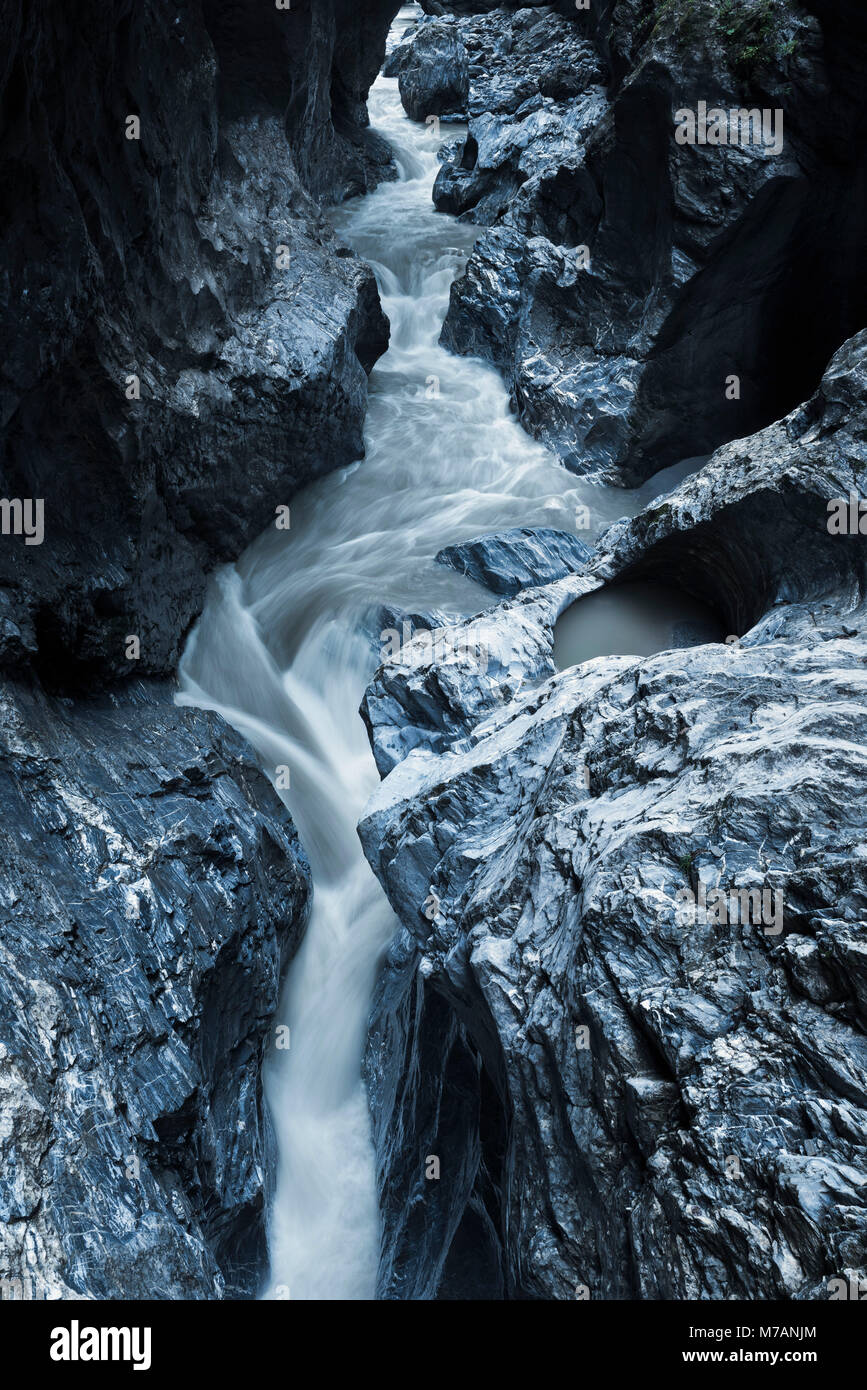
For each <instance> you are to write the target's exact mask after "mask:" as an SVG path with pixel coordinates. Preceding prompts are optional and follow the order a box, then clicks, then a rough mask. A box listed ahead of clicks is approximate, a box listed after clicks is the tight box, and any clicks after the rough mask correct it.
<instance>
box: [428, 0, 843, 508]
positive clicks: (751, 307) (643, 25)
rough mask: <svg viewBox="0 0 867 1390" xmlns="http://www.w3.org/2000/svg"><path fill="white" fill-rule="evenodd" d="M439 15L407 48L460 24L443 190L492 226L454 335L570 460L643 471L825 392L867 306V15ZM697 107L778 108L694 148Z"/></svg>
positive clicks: (712, 1) (739, 6)
mask: <svg viewBox="0 0 867 1390" xmlns="http://www.w3.org/2000/svg"><path fill="white" fill-rule="evenodd" d="M444 8H445V9H446V10H452V9H454V10H457V11H458V13H457V16H455V15H452V14H448V15H445V16H444V17H441V18H427V19H425V20H423V21H422V23H421V25H420V26H419V28H418V30H417V31H416V36H415V37H412V36H410V37H409V39H408V40H407V43H408V45H409V46H413V45H419V44H421V43H422V42H430V40H429V38H426V37H424V36H427V35H429V34H431V33H432V32H435V31H436V30H437V29H445V28H448V31H449V32H450V33H451V34H454V33H455V32H457V34H458V35H459V37H460V39H462V41H463V44H464V47H465V48H466V50H467V53H468V55H469V73H470V90H469V96H468V102H467V107H468V114H469V133H468V135H467V137H466V139H465V140H464V141H462V142H460V143H459V144H458V145H457V146H456V147H455V148H454V149H453V150H452V152H451V154H450V155H449V156H448V158H447V161H446V164H445V166H444V168H443V171H442V173H441V175H440V178H439V179H438V182H437V187H436V191H435V199H436V201H437V203H438V205H439V206H440V207H442V208H443V209H444V210H446V211H450V212H455V213H459V214H463V215H466V216H467V217H470V218H472V219H473V220H474V221H477V222H480V223H482V224H483V225H486V226H487V227H488V228H489V230H488V231H487V232H486V233H485V234H484V235H483V236H481V237H480V239H479V241H478V242H477V243H476V246H475V249H474V251H473V254H472V256H471V257H470V259H469V262H468V265H467V268H466V273H465V275H464V276H463V277H462V278H461V279H460V280H458V281H457V282H456V283H455V285H454V286H453V289H452V300H451V306H450V309H449V313H448V316H447V319H446V322H445V325H444V328H443V337H442V341H443V342H444V343H445V344H446V346H448V347H451V348H452V349H454V350H455V351H457V352H461V353H467V354H473V355H482V356H484V357H486V358H488V359H489V360H490V361H492V362H493V363H494V364H495V365H496V366H497V367H498V368H499V369H500V370H501V371H502V372H503V374H504V376H505V378H506V380H507V382H508V383H509V386H510V390H511V393H512V396H513V399H514V402H515V405H516V406H517V408H518V410H519V412H520V414H521V417H522V420H523V422H524V423H525V424H526V426H527V428H528V429H530V430H531V431H532V432H533V433H534V434H536V435H537V436H538V437H539V438H541V439H543V440H544V441H545V442H546V443H547V444H549V446H550V447H552V448H553V449H555V450H556V451H557V452H558V453H559V454H560V456H561V458H562V459H563V461H564V462H565V463H566V464H567V466H568V467H570V468H571V469H573V470H574V471H576V472H579V473H601V474H603V475H608V476H609V477H611V478H613V479H614V480H620V481H628V482H630V483H635V482H639V481H641V480H642V479H643V478H645V477H648V476H650V475H651V474H652V473H654V472H655V471H656V470H657V469H659V468H662V467H664V466H665V465H666V464H668V463H671V462H674V461H676V460H677V459H679V458H683V457H686V456H688V455H690V454H693V453H708V452H710V451H711V449H713V448H715V447H717V446H718V445H720V444H721V443H723V442H724V441H726V440H728V439H732V438H735V437H739V436H742V435H745V434H748V433H750V432H751V431H754V430H756V429H757V428H760V427H762V426H764V425H766V424H767V423H769V422H770V421H772V420H774V419H776V418H778V417H779V416H780V415H782V414H784V413H785V412H787V411H789V410H791V409H792V408H793V407H794V406H795V405H796V404H797V402H798V401H800V400H803V399H804V397H805V396H806V395H807V394H809V393H810V392H811V391H812V390H813V389H815V386H816V384H817V383H818V380H819V377H820V375H821V372H822V370H823V368H824V366H825V364H826V362H827V360H828V358H829V357H830V356H831V353H832V352H833V351H834V350H835V349H836V348H837V346H838V345H839V344H840V342H842V341H843V340H844V339H845V338H846V337H847V336H849V335H851V334H852V333H854V332H855V331H857V330H858V329H860V327H861V326H862V325H863V323H864V321H865V318H867V292H865V281H864V277H863V275H862V273H861V268H860V265H859V263H858V261H859V258H858V254H857V251H856V248H857V247H859V246H860V245H862V244H863V241H864V234H865V228H867V202H865V188H867V165H865V156H864V151H865V148H867V145H865V138H864V137H865V133H867V106H865V101H864V95H863V84H861V83H860V82H859V81H858V80H857V79H856V77H855V74H856V72H857V71H859V70H862V69H863V65H864V62H865V61H867V18H865V15H864V13H863V10H856V8H855V7H854V6H851V5H848V4H846V3H844V0H814V3H812V4H809V5H807V6H806V7H804V8H801V7H795V6H789V5H788V4H786V3H784V0H769V4H767V5H762V6H754V5H750V4H748V3H746V0H731V3H727V4H726V5H725V6H723V5H721V3H720V0H697V2H696V3H695V4H691V5H689V6H679V5H668V4H665V5H663V4H651V3H649V0H608V3H604V4H599V5H597V4H595V3H594V4H593V5H592V6H591V7H590V9H589V10H588V11H576V10H575V8H574V6H566V5H564V6H558V7H556V8H555V7H545V6H542V7H532V8H530V7H527V8H523V9H520V10H518V11H517V12H515V11H513V10H511V9H508V10H507V9H497V10H495V11H494V12H493V13H487V12H484V13H478V11H487V9H488V7H487V6H484V5H468V6H463V5H461V6H451V5H446V6H445V7H444ZM453 41H454V40H453ZM402 61H403V63H406V62H408V61H409V60H408V58H407V57H406V56H405V57H404V58H403V59H402ZM700 102H704V103H705V104H706V106H707V107H708V108H710V109H711V110H714V109H720V110H722V111H725V112H729V111H732V110H744V111H750V110H753V109H757V110H759V111H760V112H763V111H765V110H767V111H768V113H769V125H768V138H767V139H765V138H764V137H762V138H761V139H760V138H759V136H758V132H757V131H755V132H754V131H753V130H752V128H750V135H749V138H748V139H746V136H745V141H746V142H744V143H739V144H729V143H726V144H723V145H711V144H697V143H695V144H680V143H678V141H677V140H676V138H675V132H676V128H677V122H676V120H675V117H676V113H677V112H678V111H682V110H691V111H692V112H693V113H696V114H697V113H698V110H699V103H700ZM775 113H782V114H781V116H779V117H778V116H777V115H775ZM775 122H776V125H775ZM775 130H776V131H777V132H778V134H779V136H780V137H781V138H780V142H779V148H778V149H777V148H776V142H775V134H774V132H775ZM725 134H726V138H727V136H728V128H726V132H725ZM713 138H716V128H715V130H714V136H713ZM832 247H833V248H835V249H834V252H833V253H831V254H829V251H830V248H832ZM581 248H584V249H581ZM796 268H797V269H796ZM735 377H736V378H737V383H733V382H732V380H731V378H735Z"/></svg>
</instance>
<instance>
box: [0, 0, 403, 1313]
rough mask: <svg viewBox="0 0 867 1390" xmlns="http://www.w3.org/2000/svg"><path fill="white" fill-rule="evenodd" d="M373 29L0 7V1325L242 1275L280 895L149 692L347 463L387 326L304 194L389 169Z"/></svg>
mask: <svg viewBox="0 0 867 1390" xmlns="http://www.w3.org/2000/svg"><path fill="white" fill-rule="evenodd" d="M396 10H397V4H396V3H391V0H389V3H385V2H384V0H370V2H369V3H368V4H366V5H365V6H363V7H361V6H358V5H352V4H350V3H349V0H315V3H313V0H293V3H292V6H291V9H286V10H280V9H278V8H277V7H276V6H275V5H273V4H271V5H270V6H269V5H268V4H265V5H262V4H254V3H252V0H240V3H239V0H231V3H229V0H194V3H192V4H190V5H184V6H181V7H177V6H175V7H167V6H165V5H162V4H158V3H156V0H144V3H139V4H137V5H130V4H129V3H128V0H110V3H104V4H102V5H99V6H85V7H84V10H82V7H81V6H79V7H78V8H77V9H76V10H75V12H74V13H73V12H72V11H71V10H68V9H66V8H64V7H63V6H58V5H41V4H40V5H35V6H34V5H30V6H23V5H20V4H18V3H15V0H9V3H7V4H5V5H3V6H2V12H0V24H2V32H3V37H4V40H5V42H4V46H3V50H4V61H3V65H2V74H0V101H2V105H3V117H4V119H3V122H2V136H0V171H2V176H3V182H4V188H5V192H6V207H7V215H6V217H5V220H4V227H3V238H4V259H3V264H4V271H3V277H2V281H0V335H2V342H3V349H4V350H3V353H2V366H0V406H2V410H0V489H2V492H3V499H2V508H0V510H2V531H3V534H2V536H0V672H2V683H0V707H2V716H3V717H2V726H3V735H2V739H0V744H2V746H0V787H2V793H0V798H2V813H3V820H4V826H5V834H4V838H3V842H2V848H0V857H2V861H3V863H2V868H3V874H2V878H3V892H2V909H0V1170H2V1171H0V1299H2V1298H7V1297H10V1296H11V1297H24V1298H28V1297H44V1296H50V1295H51V1294H52V1293H53V1294H55V1295H57V1294H58V1293H59V1294H60V1295H62V1296H64V1297H94V1296H95V1297H120V1298H136V1297H141V1298H217V1297H221V1296H231V1297H247V1296H251V1295H253V1294H254V1293H255V1292H256V1290H257V1285H258V1282H259V1280H260V1277H261V1274H262V1271H263V1259H264V1243H265V1237H264V1211H265V1206H266V1202H267V1197H268V1193H267V1190H266V1187H267V1178H266V1173H267V1172H268V1171H271V1170H272V1169H273V1154H272V1153H271V1148H270V1145H271V1140H270V1138H269V1131H268V1125H267V1119H266V1116H265V1115H264V1113H263V1106H262V1096H261V1087H260V1064H261V1059H262V1054H263V1050H264V1048H265V1046H266V1044H267V1042H268V1038H269V1032H270V1028H271V1019H272V1014H273V1011H274V1008H275V1005H276V1000H277V989H278V983H279V979H280V975H281V971H282V968H283V966H284V965H285V963H286V961H287V960H288V957H289V955H290V954H291V952H292V950H293V949H294V947H295V945H296V944H297V942H298V940H299V937H300V935H301V933H302V932H303V929H304V925H305V922H306V913H307V896H308V873H307V868H306V863H305V860H304V857H303V854H302V851H301V849H300V847H299V845H298V841H297V837H296V835H295V831H294V828H293V826H292V823H291V820H290V819H289V816H288V814H287V813H286V811H285V809H284V808H283V806H282V804H281V802H280V801H279V799H278V798H277V796H276V794H275V793H274V792H273V791H272V789H271V788H270V787H269V785H268V783H267V781H266V779H265V778H264V777H263V776H261V775H260V774H259V773H258V772H257V770H256V768H255V766H254V764H253V761H252V757H251V755H250V753H249V750H247V749H246V746H245V745H244V744H243V742H242V741H241V740H240V739H238V738H237V737H236V736H235V735H234V734H232V733H231V732H230V731H229V730H228V729H227V728H226V726H225V725H224V724H223V723H222V722H221V721H220V720H219V719H218V718H217V717H215V716H211V715H202V714H194V713H192V712H190V711H187V710H181V709H179V708H176V707H175V705H174V703H173V699H172V691H171V688H170V685H169V683H168V681H165V680H157V679H153V678H152V677H153V676H161V677H162V676H165V675H166V674H167V673H168V672H169V671H171V670H172V669H173V667H174V664H175V662H176V659H177V656H178V653H179V650H180V645H181V642H182V640H183V638H184V635H185V633H186V631H187V630H188V628H189V626H190V624H191V622H192V621H193V619H194V618H195V616H196V615H197V613H198V611H199V608H200V605H201V599H202V595H203V592H204V585H205V574H206V571H207V569H208V568H209V567H211V566H212V565H213V564H214V563H215V562H217V561H220V560H228V559H234V558H235V557H236V556H237V554H238V553H239V551H240V550H241V549H242V547H243V546H244V544H245V543H246V542H247V540H248V539H250V538H251V537H252V536H253V535H255V534H256V533H257V532H259V531H260V530H261V529H262V528H263V527H264V526H265V525H267V524H268V522H269V520H272V519H274V516H275V508H277V507H279V506H280V505H282V504H285V503H288V502H289V501H290V499H291V496H292V493H293V491H294V490H295V489H296V488H297V487H298V486H299V485H300V484H302V483H304V482H305V481H307V480H308V479H310V478H312V477H315V476H317V475H318V474H321V473H323V472H325V471H326V470H328V469H330V468H334V467H337V466H338V465H342V464H345V463H348V462H350V461H352V460H353V459H355V458H357V457H358V456H359V455H360V454H361V453H362V423H363V418H364V411H365V406H366V393H367V383H366V373H367V372H369V370H370V369H371V367H372V365H373V363H374V361H375V360H376V358H377V356H378V355H379V354H380V353H381V352H382V351H383V350H384V348H385V346H386V343H387V337H388V324H387V321H386V319H385V318H384V316H383V313H382V309H381V306H380V303H379V298H378V294H377V291H376V285H375V281H374V277H373V274H372V272H371V270H370V269H369V267H367V266H365V265H363V264H362V263H361V262H360V261H358V260H357V259H356V258H355V257H354V256H353V255H352V254H351V252H350V251H349V250H348V249H347V248H346V247H343V246H341V245H340V244H339V243H338V242H337V240H336V238H335V235H334V232H333V230H332V229H331V227H330V224H329V223H328V222H327V220H326V218H325V217H324V215H323V212H322V209H321V205H320V201H319V200H325V199H339V198H343V197H346V196H348V195H350V194H353V193H358V192H361V191H363V190H364V189H365V188H367V187H370V186H372V184H373V183H374V182H375V181H376V179H378V178H380V177H383V176H388V175H389V173H390V155H389V154H388V151H387V150H386V149H385V147H384V146H383V145H382V143H381V142H380V141H379V140H378V139H377V138H375V137H373V136H372V135H371V133H370V132H369V131H368V130H367V112H366V108H365V97H366V94H367V90H368V87H369V85H370V82H371V81H372V79H373V77H374V76H375V74H376V72H377V70H378V67H379V63H380V61H381V57H382V51H383V49H384V46H385V37H386V32H387V29H388V25H389V22H390V20H391V18H392V17H393V15H394V13H395V12H396ZM88 11H91V13H88ZM131 639H135V640H134V641H132V640H131ZM142 675H146V676H148V679H146V680H145V681H143V682H142V681H139V680H135V681H133V680H130V677H131V676H135V677H140V676H142ZM121 681H123V682H125V683H123V684H121V683H120V682H121ZM71 697H74V698H71Z"/></svg>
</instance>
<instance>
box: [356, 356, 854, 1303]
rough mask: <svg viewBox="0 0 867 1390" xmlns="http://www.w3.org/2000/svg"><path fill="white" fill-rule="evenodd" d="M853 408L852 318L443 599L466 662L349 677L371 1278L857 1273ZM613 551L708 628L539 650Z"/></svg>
mask: <svg viewBox="0 0 867 1390" xmlns="http://www.w3.org/2000/svg"><path fill="white" fill-rule="evenodd" d="M865 435H867V334H862V335H860V336H859V337H858V338H856V339H854V340H853V341H851V342H850V343H848V344H846V345H845V347H844V348H843V349H841V351H840V352H839V353H838V354H837V355H836V357H835V358H834V360H833V361H832V363H831V365H830V367H829V368H828V370H827V372H826V373H825V376H824V378H823V381H822V385H821V388H820V389H819V391H818V392H817V393H816V395H815V396H814V397H813V398H812V399H811V400H810V401H809V402H808V403H807V405H806V406H804V407H803V408H802V409H799V410H797V411H795V412H794V413H793V414H792V415H790V416H789V417H787V418H786V419H784V420H782V421H780V422H779V423H778V424H776V425H773V426H771V427H770V428H768V429H766V430H765V431H763V432H761V433H759V434H757V435H755V436H754V437H752V438H748V439H744V440H740V441H738V442H737V443H735V444H731V445H728V446H726V447H725V448H723V449H721V450H719V451H718V452H717V453H716V454H715V455H714V456H713V457H712V458H711V459H710V460H709V462H708V464H707V465H706V467H705V468H703V469H702V470H701V471H700V472H699V473H697V474H696V475H694V476H693V477H691V478H688V479H687V480H686V481H685V482H683V483H682V484H681V485H680V486H679V487H677V488H676V489H675V490H674V491H673V492H672V493H671V494H669V495H668V496H667V497H664V498H661V499H657V500H656V501H655V502H654V503H653V504H651V506H650V507H648V508H647V509H646V510H645V511H644V512H643V513H641V514H640V515H639V516H638V517H636V518H635V519H634V520H633V521H631V522H625V523H617V524H616V525H615V526H613V527H612V528H611V529H610V530H609V532H608V533H607V534H606V535H605V536H604V537H603V538H602V539H601V541H600V542H599V547H598V552H597V554H596V555H595V556H594V557H593V559H592V560H591V563H590V565H589V566H588V567H587V569H586V570H585V571H584V573H583V574H576V575H572V576H569V577H566V578H563V579H560V580H558V581H556V582H555V583H553V584H550V585H547V586H543V587H540V588H535V589H530V590H527V591H525V592H522V593H520V594H519V595H518V596H517V597H516V598H514V599H512V600H511V601H508V602H506V603H503V604H501V605H500V606H499V607H495V608H493V609H491V610H488V611H487V612H485V613H484V614H482V615H480V616H478V617H476V618H475V619H473V620H472V626H473V629H474V631H475V632H476V633H481V636H482V640H483V641H485V642H486V644H487V649H488V652H489V654H490V660H489V663H488V666H487V669H486V670H485V671H480V670H479V668H478V665H477V664H475V663H472V662H469V661H464V662H463V663H462V662H461V661H460V660H459V659H457V658H450V659H449V660H448V661H445V662H444V661H442V660H439V661H437V660H432V661H431V662H430V663H429V664H428V666H427V667H426V668H425V667H424V665H423V664H421V663H419V664H417V665H416V667H415V668H414V669H413V670H411V671H409V670H407V669H406V667H403V668H401V667H399V666H397V665H395V664H392V665H389V664H386V665H385V666H383V667H381V668H380V670H379V671H378V672H377V675H376V677H375V679H374V681H373V683H372V685H371V687H370V689H369V691H368V693H367V696H366V699H365V708H364V712H365V717H366V718H367V720H368V723H369V726H370V728H371V730H372V736H373V742H374V746H375V747H378V748H379V749H380V752H381V755H382V761H383V763H387V764H388V765H390V766H391V768H392V770H391V771H390V772H389V774H388V775H387V776H386V777H385V779H384V781H383V782H382V784H381V786H380V788H379V790H378V791H377V792H376V793H375V794H374V796H373V798H372V799H371V802H370V804H369V806H368V808H367V811H366V813H365V816H364V818H363V820H362V822H361V825H360V827H359V833H360V835H361V838H362V842H363V844H364V847H365V852H366V854H367V856H368V858H369V860H370V863H371V865H372V866H373V868H374V870H375V872H376V873H377V876H378V877H379V879H380V881H381V883H382V884H383V886H384V888H385V890H386V892H387V893H388V896H389V899H390V901H391V903H392V905H393V907H394V909H395V911H396V912H397V913H398V914H399V916H400V919H401V922H402V930H401V932H400V933H399V935H398V938H397V940H396V941H395V943H394V945H393V947H392V949H391V951H390V954H389V957H388V960H387V962H386V965H385V967H384V970H383V973H382V976H381V979H380V982H379V986H378V990H377V996H376V1001H375V1006H374V1013H373V1021H372V1031H371V1038H370V1044H369V1050H368V1056H367V1064H366V1066H367V1075H368V1084H369V1086H370V1090H371V1096H372V1102H373V1114H374V1120H375V1132H376V1145H377V1156H378V1169H379V1184H380V1200H381V1205H382V1211H383V1218H384V1239H383V1255H382V1263H381V1269H380V1294H381V1296H383V1297H386V1298H401V1299H402V1298H422V1299H426V1298H435V1297H439V1298H451V1297H462V1296H473V1297H494V1298H498V1297H502V1296H506V1297H511V1298H514V1297H530V1298H554V1299H568V1298H573V1297H575V1296H576V1295H577V1296H579V1297H582V1296H585V1291H586V1292H588V1293H589V1296H590V1297H591V1298H623V1299H627V1298H651V1299H653V1298H664V1299H686V1298H698V1299H730V1298H750V1299H754V1298H761V1299H767V1298H778V1297H779V1298H796V1299H797V1298H824V1297H827V1296H828V1289H827V1285H828V1281H829V1280H830V1279H832V1278H835V1277H838V1276H843V1277H848V1272H849V1271H855V1272H857V1276H858V1277H859V1278H863V1277H864V1274H865V1271H867V1234H865V1233H867V1163H865V1139H867V1043H865V1037H864V1029H865V1023H867V1014H865V1007H867V994H865V974H864V968H863V957H864V950H865V941H867V861H865V854H864V846H865V839H867V836H865V826H867V822H865V809H864V808H865V806H867V756H865V753H864V747H865V740H867V610H865V605H864V599H863V593H864V589H863V585H864V574H865V570H864V566H865V558H867V552H865V542H864V538H863V537H859V536H858V535H835V534H831V533H830V532H829V529H828V524H827V523H828V517H829V510H828V503H829V501H833V499H835V498H842V497H848V496H849V494H850V491H851V490H854V491H855V492H856V493H857V494H858V495H860V496H862V497H863V496H864V495H865V492H867V449H865ZM643 576H647V577H654V578H657V579H665V580H667V581H668V582H671V583H678V584H681V585H682V586H684V587H686V588H688V589H690V590H691V591H692V592H693V593H695V594H696V596H697V597H700V598H702V599H704V601H705V602H708V603H710V604H711V605H712V606H713V607H714V608H715V610H716V611H717V612H718V613H719V614H720V615H721V617H722V619H723V621H724V623H725V624H726V626H728V628H729V631H730V633H731V636H730V638H729V639H728V640H727V641H726V642H718V643H711V644H708V645H703V646H699V647H696V648H692V649H691V650H689V651H684V650H670V651H663V652H660V653H658V654H657V655H655V656H652V657H649V658H643V659H636V658H633V657H625V656H624V657H607V658H605V657H602V658H597V659H595V660H593V661H589V662H587V663H585V664H583V665H580V666H575V667H571V668H570V669H568V670H566V671H563V672H559V673H557V674H552V670H553V668H552V664H551V648H552V642H553V627H554V621H555V619H556V617H557V615H558V614H559V613H560V612H561V611H562V610H563V608H564V607H565V606H566V605H568V604H569V603H571V602H572V601H573V600H574V599H575V598H576V597H578V596H580V595H581V594H583V593H587V592H589V591H590V590H592V589H593V588H594V587H598V586H599V585H601V584H603V583H605V582H608V581H610V580H613V579H617V578H625V577H630V578H632V579H640V578H641V577H643ZM715 890H716V891H715ZM751 893H752V895H753V896H752V897H750V894H751ZM742 895H746V896H745V897H742ZM763 895H764V897H763ZM720 901H724V902H725V907H724V908H721V907H720ZM708 902H711V903H712V904H713V911H712V912H709V910H708V907H707V904H708ZM742 902H743V907H742V906H741V903H742ZM741 911H743V913H744V919H743V920H742V919H741V918H740V914H741ZM425 1155H435V1156H437V1157H438V1159H439V1164H440V1177H439V1180H437V1181H434V1180H431V1178H430V1177H429V1176H427V1175H426V1160H425ZM468 1290H470V1291H471V1292H470V1293H469V1295H468V1293H467V1291H468Z"/></svg>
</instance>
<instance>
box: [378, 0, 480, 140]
mask: <svg viewBox="0 0 867 1390" xmlns="http://www.w3.org/2000/svg"><path fill="white" fill-rule="evenodd" d="M395 71H396V72H397V75H398V87H399V90H400V99H401V101H402V102H403V106H404V110H405V111H406V114H407V115H408V116H409V117H410V119H411V120H413V121H424V120H426V119H427V117H428V116H445V115H455V114H461V113H462V112H463V111H464V109H465V107H466V101H467V94H468V92H469V83H470V73H469V62H468V59H467V51H466V49H465V48H464V44H463V40H462V39H461V37H460V35H459V34H458V32H457V27H456V25H455V24H454V23H452V22H450V21H448V20H442V21H434V22H432V23H428V24H422V25H420V26H419V27H418V29H417V30H416V32H415V36H414V38H413V42H412V44H411V45H410V46H409V49H408V52H407V53H406V54H399V55H398V56H395V55H394V54H392V57H391V64H390V67H389V72H395Z"/></svg>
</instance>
